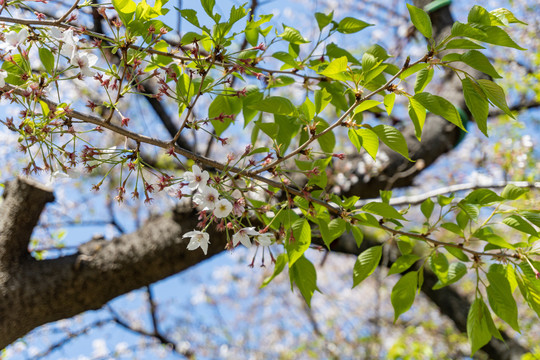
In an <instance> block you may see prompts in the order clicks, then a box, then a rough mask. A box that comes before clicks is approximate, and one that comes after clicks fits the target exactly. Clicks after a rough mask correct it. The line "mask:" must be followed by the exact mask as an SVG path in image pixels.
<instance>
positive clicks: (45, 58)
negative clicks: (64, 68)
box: [39, 47, 54, 74]
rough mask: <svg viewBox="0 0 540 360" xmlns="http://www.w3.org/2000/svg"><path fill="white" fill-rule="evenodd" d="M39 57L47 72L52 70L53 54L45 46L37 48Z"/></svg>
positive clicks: (50, 72)
mask: <svg viewBox="0 0 540 360" xmlns="http://www.w3.org/2000/svg"><path fill="white" fill-rule="evenodd" d="M39 58H40V60H41V63H42V64H43V67H44V68H45V70H47V72H48V73H49V74H52V73H53V72H54V55H53V54H52V52H51V51H50V50H49V49H47V48H43V47H42V48H39Z"/></svg>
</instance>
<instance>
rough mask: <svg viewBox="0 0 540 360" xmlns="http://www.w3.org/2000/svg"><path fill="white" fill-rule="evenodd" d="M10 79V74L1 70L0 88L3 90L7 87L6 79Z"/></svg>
mask: <svg viewBox="0 0 540 360" xmlns="http://www.w3.org/2000/svg"><path fill="white" fill-rule="evenodd" d="M7 77H8V73H7V71H6V70H0V88H3V87H4V86H6V78H7Z"/></svg>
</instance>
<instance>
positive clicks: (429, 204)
mask: <svg viewBox="0 0 540 360" xmlns="http://www.w3.org/2000/svg"><path fill="white" fill-rule="evenodd" d="M434 208H435V204H434V203H433V200H431V198H427V199H426V200H424V201H423V202H422V204H421V205H420V210H421V211H422V214H424V216H425V217H426V219H427V220H429V218H430V216H431V214H432V213H433V209H434Z"/></svg>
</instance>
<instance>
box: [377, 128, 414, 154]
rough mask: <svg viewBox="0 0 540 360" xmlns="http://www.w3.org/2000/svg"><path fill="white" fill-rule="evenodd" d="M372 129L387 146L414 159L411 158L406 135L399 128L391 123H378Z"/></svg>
mask: <svg viewBox="0 0 540 360" xmlns="http://www.w3.org/2000/svg"><path fill="white" fill-rule="evenodd" d="M372 130H373V132H374V133H375V134H377V136H378V137H379V139H381V141H382V142H383V143H384V144H385V145H386V146H388V147H389V148H390V149H392V150H394V151H395V152H397V153H399V154H401V155H403V157H405V158H406V159H408V160H410V161H412V160H411V159H410V158H409V149H408V147H407V142H406V141H405V137H403V134H401V132H399V130H397V129H396V128H394V127H392V126H390V125H377V126H375V127H374V128H372Z"/></svg>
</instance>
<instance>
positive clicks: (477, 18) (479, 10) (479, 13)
mask: <svg viewBox="0 0 540 360" xmlns="http://www.w3.org/2000/svg"><path fill="white" fill-rule="evenodd" d="M467 22H468V23H477V24H483V25H491V19H490V17H489V13H488V12H487V10H486V9H484V8H483V7H481V6H479V5H475V6H473V7H472V8H471V10H470V11H469V15H468V16H467Z"/></svg>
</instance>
